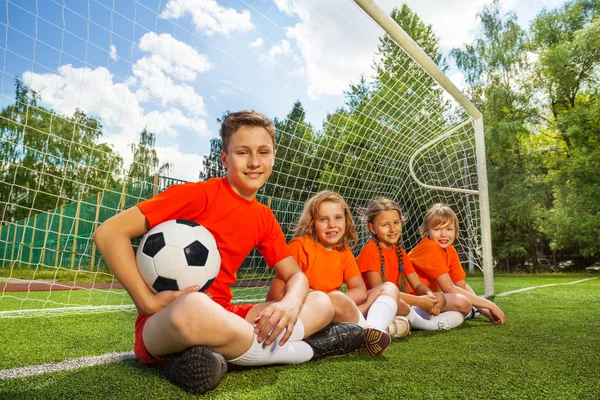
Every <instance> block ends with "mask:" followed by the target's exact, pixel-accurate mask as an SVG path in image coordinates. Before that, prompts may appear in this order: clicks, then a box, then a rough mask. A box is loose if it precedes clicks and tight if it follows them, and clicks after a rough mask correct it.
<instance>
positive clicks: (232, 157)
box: [221, 126, 275, 200]
mask: <svg viewBox="0 0 600 400" xmlns="http://www.w3.org/2000/svg"><path fill="white" fill-rule="evenodd" d="M227 147H228V148H227V149H225V150H226V151H221V162H222V163H223V166H224V167H225V168H227V180H228V182H229V184H230V185H231V187H232V188H233V191H234V192H236V193H237V194H239V195H240V196H241V197H243V198H245V199H246V200H253V199H254V198H256V192H258V190H259V189H260V188H261V187H262V186H263V185H264V184H265V182H266V181H267V179H269V176H270V175H271V171H272V170H273V164H274V163H275V149H274V143H273V138H272V137H271V135H269V133H268V132H267V131H266V130H265V129H264V128H262V127H256V126H241V127H240V128H239V129H238V130H237V131H236V132H235V133H234V134H233V135H232V136H231V138H230V139H229V144H228V146H227Z"/></svg>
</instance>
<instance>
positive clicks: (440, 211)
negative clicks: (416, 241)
mask: <svg viewBox="0 0 600 400" xmlns="http://www.w3.org/2000/svg"><path fill="white" fill-rule="evenodd" d="M448 223H453V224H454V229H455V232H456V237H458V217H457V216H456V213H455V212H454V211H452V209H451V208H450V207H448V206H447V205H444V204H442V203H435V204H434V205H433V207H431V208H430V209H429V211H427V214H425V218H423V224H421V226H420V227H419V233H420V234H421V236H422V237H424V238H425V237H429V230H430V229H433V228H435V227H436V226H439V225H445V224H448Z"/></svg>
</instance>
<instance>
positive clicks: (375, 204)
mask: <svg viewBox="0 0 600 400" xmlns="http://www.w3.org/2000/svg"><path fill="white" fill-rule="evenodd" d="M384 211H397V212H398V216H399V217H400V222H404V221H406V217H404V215H402V209H401V208H400V206H399V205H398V204H397V203H396V202H394V201H392V200H390V199H385V198H380V199H375V200H373V201H372V202H371V204H369V206H368V207H367V209H366V211H365V214H366V219H367V223H368V224H373V223H374V221H375V217H377V215H379V214H381V213H382V212H384ZM369 232H371V235H372V236H373V241H374V242H375V244H376V245H377V248H378V249H379V256H380V260H381V279H382V280H383V281H384V282H385V281H386V278H385V257H384V256H383V249H382V248H381V243H380V242H379V239H378V238H377V235H376V234H375V233H373V232H372V231H371V230H370V229H369ZM403 248H404V246H403V244H402V230H400V237H399V238H398V242H397V243H396V257H398V269H399V271H398V272H399V273H398V282H396V285H398V288H399V289H400V291H401V292H404V293H408V284H407V283H406V277H405V276H404V256H403V255H402V249H403Z"/></svg>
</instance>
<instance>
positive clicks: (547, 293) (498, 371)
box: [0, 274, 600, 400]
mask: <svg viewBox="0 0 600 400" xmlns="http://www.w3.org/2000/svg"><path fill="white" fill-rule="evenodd" d="M597 276H598V275H597V274H596V275H595V276H593V275H563V274H561V275H555V276H516V277H496V279H495V290H496V293H502V292H507V291H512V290H518V289H522V288H526V287H532V286H543V285H551V284H556V285H554V286H546V287H539V288H536V289H533V290H528V291H523V292H519V293H514V294H510V295H508V296H503V297H496V298H495V299H494V301H495V302H496V303H497V304H498V305H499V306H500V307H501V308H502V309H503V310H504V312H505V313H506V324H505V325H503V326H495V325H492V324H491V323H489V322H488V321H487V320H486V319H485V318H483V317H479V318H476V319H474V320H468V321H465V323H464V324H463V325H462V326H460V327H459V328H457V329H454V330H451V331H444V332H424V331H415V332H413V333H412V335H411V336H410V337H408V338H406V339H402V340H397V341H394V343H393V344H392V346H391V347H390V348H389V349H388V350H387V351H386V352H385V353H384V355H382V356H380V357H378V358H375V359H367V358H364V357H361V356H359V355H349V356H346V357H342V358H335V359H327V360H321V361H316V362H310V363H306V364H303V365H297V366H274V367H264V368H256V369H250V370H245V371H237V372H232V373H229V374H227V376H226V377H225V379H224V380H223V382H222V383H221V385H220V386H219V387H218V388H217V389H216V390H214V391H213V392H211V393H209V394H207V395H204V396H203V397H204V398H207V399H209V398H215V399H311V400H315V399H340V398H347V399H352V398H361V399H370V398H372V399H397V398H416V399H455V398H458V399H598V398H600V395H599V393H600V279H590V278H594V277H597ZM579 281H581V282H579ZM469 282H470V284H471V285H472V286H473V287H474V288H475V290H476V291H477V292H478V293H482V292H483V280H482V279H481V278H469ZM569 282H578V283H575V284H567V283H569ZM134 319H135V312H133V311H130V312H127V311H125V312H112V313H99V314H89V315H65V316H55V317H38V318H1V319H0V332H2V341H1V343H2V344H1V345H0V370H6V369H11V368H17V367H26V366H32V365H38V364H44V363H51V362H60V361H63V360H65V359H71V358H78V357H84V356H95V355H102V354H106V353H110V352H126V351H131V350H132V347H133V321H134ZM188 397H189V398H192V397H194V396H191V395H188V394H186V393H185V392H183V391H181V390H180V389H178V388H177V387H175V386H173V385H171V384H170V383H169V382H167V381H166V380H165V379H163V377H162V375H161V371H160V369H157V368H152V367H146V366H144V365H142V364H140V363H139V362H138V361H136V360H135V359H129V360H124V361H118V362H113V363H108V364H102V365H98V366H94V367H85V368H80V369H76V370H70V371H62V372H50V373H46V374H42V375H36V376H31V377H27V378H14V379H3V380H0V398H2V399H4V398H6V399H27V398H31V399H39V398H44V399H48V398H57V399H59V398H60V399H63V398H93V399H98V398H102V399H105V398H115V399H117V398H118V399H123V398H144V399H163V398H164V399H167V398H169V399H171V398H188Z"/></svg>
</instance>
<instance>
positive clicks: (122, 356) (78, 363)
mask: <svg viewBox="0 0 600 400" xmlns="http://www.w3.org/2000/svg"><path fill="white" fill-rule="evenodd" d="M592 279H597V278H587V279H581V280H579V281H573V282H566V283H551V284H548V285H540V286H531V287H527V288H523V289H518V290H510V291H508V292H504V293H500V294H497V295H496V297H505V296H508V295H510V294H514V293H520V292H525V291H527V290H533V289H538V288H544V287H549V286H556V285H573V284H575V283H581V282H585V281H589V280H592ZM131 358H135V355H134V354H133V352H123V353H108V354H104V355H101V356H95V357H83V358H76V359H72V360H65V361H62V362H58V363H48V364H42V365H32V366H28V367H21V368H13V369H5V370H0V379H11V378H26V377H28V376H33V375H40V374H45V373H46V372H57V371H67V370H71V369H75V368H80V367H91V366H93V365H99V364H105V363H109V362H115V361H121V360H127V359H131Z"/></svg>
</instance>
